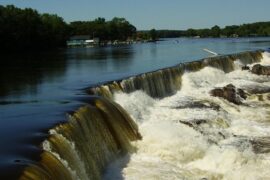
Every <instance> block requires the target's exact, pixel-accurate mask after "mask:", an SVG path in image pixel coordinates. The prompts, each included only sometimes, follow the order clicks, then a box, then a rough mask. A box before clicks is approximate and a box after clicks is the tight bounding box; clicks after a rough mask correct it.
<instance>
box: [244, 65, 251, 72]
mask: <svg viewBox="0 0 270 180" xmlns="http://www.w3.org/2000/svg"><path fill="white" fill-rule="evenodd" d="M242 70H243V71H244V70H246V71H249V70H250V67H249V66H247V65H245V66H243V67H242Z"/></svg>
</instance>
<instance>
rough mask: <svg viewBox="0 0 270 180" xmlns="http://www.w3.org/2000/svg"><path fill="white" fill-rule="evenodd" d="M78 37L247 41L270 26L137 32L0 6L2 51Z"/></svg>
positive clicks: (118, 21) (119, 23) (119, 24)
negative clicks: (245, 38)
mask: <svg viewBox="0 0 270 180" xmlns="http://www.w3.org/2000/svg"><path fill="white" fill-rule="evenodd" d="M75 35H89V36H90V37H92V38H94V37H97V38H99V39H100V40H101V41H114V40H120V41H125V40H128V39H133V40H151V41H155V40H157V39H159V38H172V37H195V36H199V37H247V36H270V22H257V23H250V24H243V25H239V26H237V25H233V26H226V27H224V28H220V27H219V26H217V25H216V26H213V27H212V28H205V29H188V30H155V29H151V30H149V31H137V30H136V27H135V26H134V25H132V24H130V23H129V22H128V21H127V20H126V19H125V18H119V17H115V18H113V19H112V20H109V21H106V20H105V19H104V18H97V19H95V20H91V21H75V22H71V23H66V22H65V21H64V20H63V18H61V17H59V16H57V15H55V14H47V13H45V14H40V13H38V12H37V11H36V10H34V9H31V8H25V9H20V8H17V7H15V6H13V5H7V6H1V5H0V49H1V50H0V51H7V50H26V49H27V50H33V49H46V48H55V47H64V46H65V45H66V41H67V40H68V39H69V38H70V37H71V36H75Z"/></svg>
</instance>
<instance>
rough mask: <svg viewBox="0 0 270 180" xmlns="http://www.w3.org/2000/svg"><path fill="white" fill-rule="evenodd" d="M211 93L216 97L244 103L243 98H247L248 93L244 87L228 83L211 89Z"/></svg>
mask: <svg viewBox="0 0 270 180" xmlns="http://www.w3.org/2000/svg"><path fill="white" fill-rule="evenodd" d="M210 94H211V95H212V96H214V97H222V98H224V99H226V100H227V101H229V102H231V103H234V104H237V105H239V104H242V101H241V100H242V99H246V98H247V95H246V93H245V92H244V90H242V89H238V88H236V87H235V86H234V85H232V84H228V85H227V86H225V87H223V88H216V89H213V90H211V91H210Z"/></svg>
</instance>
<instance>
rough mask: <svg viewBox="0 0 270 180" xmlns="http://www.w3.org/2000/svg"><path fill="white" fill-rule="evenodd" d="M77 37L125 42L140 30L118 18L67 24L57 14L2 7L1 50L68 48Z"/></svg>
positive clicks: (0, 24) (10, 6) (0, 9)
mask: <svg viewBox="0 0 270 180" xmlns="http://www.w3.org/2000/svg"><path fill="white" fill-rule="evenodd" d="M73 35H90V36H92V37H98V38H100V40H121V41H124V40H127V39H128V38H135V36H136V27H135V26H133V25H132V24H130V23H129V22H128V21H127V20H126V19H124V18H118V17H115V18H113V19H112V20H110V21H106V20H105V19H104V18H97V19H95V20H93V21H75V22H71V23H66V22H65V21H64V20H63V18H61V17H59V16H57V15H55V14H47V13H45V14H40V13H38V12H37V11H36V10H34V9H31V8H25V9H20V8H17V7H15V6H13V5H7V6H1V5H0V49H1V50H0V51H3V52H5V51H7V50H16V51H17V50H33V49H47V48H55V47H64V46H65V45H66V41H67V40H68V39H69V38H70V36H73Z"/></svg>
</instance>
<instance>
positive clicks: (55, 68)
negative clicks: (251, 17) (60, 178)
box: [0, 38, 270, 177]
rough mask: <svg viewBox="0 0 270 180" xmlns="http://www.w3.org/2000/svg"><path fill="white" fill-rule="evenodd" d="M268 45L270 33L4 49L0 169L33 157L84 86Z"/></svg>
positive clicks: (7, 170) (7, 171) (9, 171)
mask: <svg viewBox="0 0 270 180" xmlns="http://www.w3.org/2000/svg"><path fill="white" fill-rule="evenodd" d="M269 47H270V38H243V39H167V40H165V41H160V42H158V43H147V44H134V45H128V46H120V47H104V48H76V49H67V50H60V51H58V52H49V53H33V54H16V55H14V54H10V55H8V56H7V55H6V56H2V58H1V62H0V63H1V64H0V84H1V88H0V123H1V124H0V138H1V140H0V173H1V175H8V176H10V177H11V176H12V177H16V173H13V171H14V170H15V172H19V171H17V170H19V169H20V168H22V167H23V165H25V164H27V163H30V162H32V161H36V160H38V154H39V151H40V148H39V144H40V142H41V141H42V140H43V139H44V138H45V137H46V136H47V131H48V129H49V128H51V127H53V126H54V125H55V124H58V123H60V122H63V121H65V120H66V118H65V114H66V112H69V111H73V110H75V109H76V108H77V107H79V106H81V105H82V104H84V103H85V102H86V101H88V98H89V96H88V95H86V94H85V93H84V91H83V89H84V88H86V87H89V86H93V85H96V84H99V83H102V82H106V81H110V80H115V79H121V78H123V77H127V76H132V75H135V74H139V73H143V72H147V71H152V70H156V69H160V68H164V67H168V66H172V65H175V64H178V63H181V62H187V61H192V60H196V59H200V58H203V57H207V56H209V54H208V53H206V52H204V51H203V50H202V49H203V48H207V49H210V50H212V51H215V52H217V53H220V54H229V53H236V52H241V51H247V50H255V49H266V48H269Z"/></svg>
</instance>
